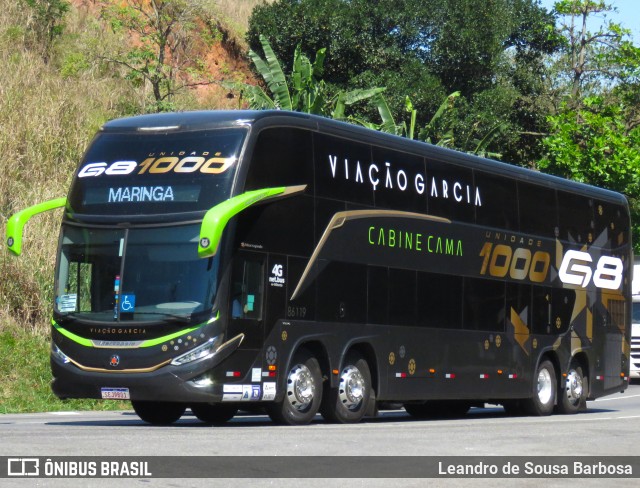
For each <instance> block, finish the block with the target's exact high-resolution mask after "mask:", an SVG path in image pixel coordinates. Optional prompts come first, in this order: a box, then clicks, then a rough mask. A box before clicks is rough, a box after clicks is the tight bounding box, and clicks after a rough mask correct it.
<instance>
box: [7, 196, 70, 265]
mask: <svg viewBox="0 0 640 488" xmlns="http://www.w3.org/2000/svg"><path fill="white" fill-rule="evenodd" d="M66 204H67V198H66V197H62V198H56V199H54V200H48V201H46V202H42V203H39V204H37V205H33V206H31V207H28V208H25V209H24V210H21V211H20V212H18V213H16V214H13V215H12V216H11V217H10V218H9V221H8V222H7V230H6V234H7V240H6V243H7V247H8V248H9V251H11V252H12V253H13V254H15V255H16V256H20V254H22V230H23V228H24V225H25V224H26V223H27V221H28V220H29V219H30V218H31V217H33V216H34V215H37V214H39V213H42V212H48V211H49V210H53V209H55V208H60V207H64V206H65V205H66Z"/></svg>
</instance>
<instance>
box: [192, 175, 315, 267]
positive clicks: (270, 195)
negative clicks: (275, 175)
mask: <svg viewBox="0 0 640 488" xmlns="http://www.w3.org/2000/svg"><path fill="white" fill-rule="evenodd" d="M306 188H307V185H300V186H287V187H285V186H283V187H279V188H264V189H261V190H252V191H248V192H246V193H243V194H241V195H237V196H235V197H233V198H230V199H229V200H225V201H224V202H222V203H219V204H218V205H216V206H215V207H212V208H211V209H209V211H208V212H207V213H206V214H205V215H204V219H203V220H202V227H201V228H200V241H199V242H198V256H199V257H201V258H209V257H212V256H215V255H216V254H217V252H218V247H219V245H220V240H221V239H222V233H223V231H224V229H225V227H226V226H227V224H228V223H229V221H230V220H231V219H232V218H233V217H235V216H236V215H238V214H239V213H240V212H242V211H243V210H244V209H246V208H249V207H251V206H252V205H255V204H256V203H262V202H264V201H266V200H272V199H274V198H284V197H286V196H289V195H293V194H295V193H301V192H303V191H304V190H305V189H306Z"/></svg>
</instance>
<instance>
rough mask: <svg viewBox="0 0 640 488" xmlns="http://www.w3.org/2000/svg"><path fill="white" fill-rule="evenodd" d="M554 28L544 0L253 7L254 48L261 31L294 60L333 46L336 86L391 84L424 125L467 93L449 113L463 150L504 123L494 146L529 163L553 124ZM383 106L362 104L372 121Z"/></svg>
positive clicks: (393, 104) (352, 1) (392, 99)
mask: <svg viewBox="0 0 640 488" xmlns="http://www.w3.org/2000/svg"><path fill="white" fill-rule="evenodd" d="M553 27H554V24H553V16H552V15H551V14H550V13H549V12H547V11H546V10H545V9H543V8H541V7H540V6H539V4H538V2H537V0H487V1H485V2H481V3H478V2H477V1H475V0H377V1H370V0H277V1H275V2H273V3H271V4H263V5H261V6H259V7H256V9H255V10H254V11H253V14H252V16H251V18H250V21H249V31H248V33H247V41H248V43H249V45H250V46H251V47H252V49H254V50H255V49H256V48H257V47H259V35H260V34H262V35H264V36H265V37H267V38H268V39H269V41H270V42H271V45H272V46H273V49H274V53H275V54H276V56H278V58H279V59H287V60H289V59H292V56H293V53H294V50H295V46H296V45H300V46H301V49H302V52H303V53H310V52H317V50H318V49H320V48H322V47H326V61H325V74H324V81H325V82H326V83H327V84H330V85H336V86H338V87H340V88H341V89H344V90H350V89H354V88H360V89H364V88H366V87H370V86H384V87H386V88H387V90H386V92H385V97H384V98H385V101H386V103H387V105H388V108H389V110H390V112H391V114H392V115H393V116H394V118H396V119H399V118H400V117H401V116H402V115H401V114H403V113H404V112H405V103H406V98H407V96H408V97H409V98H410V100H411V104H412V106H413V109H414V110H415V111H416V127H426V126H428V125H429V123H430V118H429V114H433V113H436V112H437V111H438V108H439V107H440V105H441V103H442V100H443V99H445V98H446V97H447V96H448V94H450V93H454V92H458V91H459V92H460V93H461V96H460V99H459V100H457V101H456V105H457V110H455V111H451V112H449V113H448V114H447V117H448V118H449V121H448V125H450V127H451V129H452V130H453V134H454V136H455V137H454V138H453V139H451V140H452V141H453V142H454V143H455V144H456V147H458V148H460V149H464V150H473V148H475V147H476V146H474V145H473V143H472V141H473V140H475V139H476V137H475V135H476V134H478V133H485V134H486V133H487V131H489V130H491V128H495V127H497V126H498V125H500V127H501V129H500V130H499V131H497V132H495V133H494V134H495V137H493V138H492V139H491V141H490V144H489V145H490V146H491V147H490V148H489V147H487V148H486V150H488V151H490V152H493V153H495V154H498V153H501V154H504V155H505V158H507V159H510V160H512V161H514V162H518V163H521V164H530V163H531V161H533V160H535V159H537V158H538V156H539V151H540V146H539V138H540V134H542V133H544V132H545V131H546V123H547V122H546V117H545V116H546V115H547V113H546V112H545V111H544V109H545V108H547V107H546V106H545V104H544V101H545V100H547V99H548V97H545V95H546V91H547V90H548V84H547V83H545V76H546V74H547V71H546V69H547V68H546V65H545V57H546V56H547V55H548V54H550V53H553V52H554V50H555V49H557V48H558V45H559V40H558V37H557V35H556V32H555V30H554V28H553ZM288 66H290V65H288ZM377 109H378V106H377V105H373V106H372V105H366V106H363V107H358V110H359V111H360V115H361V116H362V117H363V118H365V119H369V120H373V119H375V118H377V116H378V114H377V113H376V111H377ZM454 115H456V116H458V117H459V118H458V120H451V118H452V117H453V116H454ZM443 120H444V119H443ZM482 139H483V138H480V140H482ZM523 140H524V141H525V142H524V143H522V141H523ZM458 144H462V146H458ZM469 148H471V149H469Z"/></svg>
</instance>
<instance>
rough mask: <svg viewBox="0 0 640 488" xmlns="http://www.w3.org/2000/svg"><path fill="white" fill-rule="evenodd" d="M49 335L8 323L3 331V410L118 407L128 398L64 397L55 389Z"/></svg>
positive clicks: (0, 407) (0, 378)
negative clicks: (74, 398)
mask: <svg viewBox="0 0 640 488" xmlns="http://www.w3.org/2000/svg"><path fill="white" fill-rule="evenodd" d="M49 350H50V342H49V339H48V338H47V337H46V336H44V335H43V334H41V333H34V332H30V331H25V330H24V328H23V327H20V326H18V325H17V324H13V325H11V324H7V323H4V324H3V326H2V332H0V358H2V362H0V413H25V412H58V411H70V410H118V409H129V408H131V406H130V404H129V403H128V402H114V401H100V400H60V399H58V398H57V397H56V396H55V395H54V394H53V392H52V391H51V387H50V384H51V379H52V378H51V369H50V367H49Z"/></svg>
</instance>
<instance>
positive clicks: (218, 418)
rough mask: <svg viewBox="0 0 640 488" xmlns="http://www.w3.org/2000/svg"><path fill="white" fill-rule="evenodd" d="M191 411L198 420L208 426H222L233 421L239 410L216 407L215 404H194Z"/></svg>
mask: <svg viewBox="0 0 640 488" xmlns="http://www.w3.org/2000/svg"><path fill="white" fill-rule="evenodd" d="M191 411H192V412H193V415H195V416H196V418H197V419H198V420H201V421H203V422H204V423H206V424H213V425H220V424H224V423H225V422H227V421H229V420H231V419H232V418H233V417H234V416H235V414H236V413H238V408H237V407H234V406H232V405H216V404H213V403H194V404H193V405H191Z"/></svg>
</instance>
